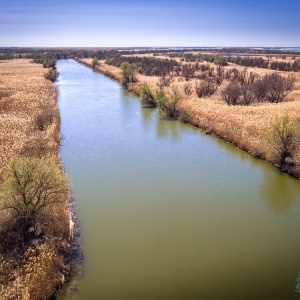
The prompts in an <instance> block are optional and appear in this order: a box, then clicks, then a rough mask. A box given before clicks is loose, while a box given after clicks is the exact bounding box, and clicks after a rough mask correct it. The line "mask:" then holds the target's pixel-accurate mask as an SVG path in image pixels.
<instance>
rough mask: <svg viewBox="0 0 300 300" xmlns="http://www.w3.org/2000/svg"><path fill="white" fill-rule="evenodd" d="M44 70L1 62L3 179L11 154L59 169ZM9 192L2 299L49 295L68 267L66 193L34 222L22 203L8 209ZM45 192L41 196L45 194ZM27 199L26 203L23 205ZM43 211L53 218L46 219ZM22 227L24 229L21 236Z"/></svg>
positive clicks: (50, 89) (0, 260) (0, 256)
mask: <svg viewBox="0 0 300 300" xmlns="http://www.w3.org/2000/svg"><path fill="white" fill-rule="evenodd" d="M46 72H47V69H44V68H43V66H42V65H38V64H33V63H31V62H30V61H29V60H24V59H23V60H9V61H5V62H2V63H1V64H0V95H1V96H0V178H1V182H2V181H3V180H4V179H5V178H7V173H5V170H6V166H8V162H9V161H11V159H12V158H15V157H35V158H36V159H41V161H48V160H49V159H50V160H51V161H52V162H54V164H55V165H56V167H57V168H58V169H61V166H60V162H59V159H58V146H59V142H60V133H59V124H60V120H59V112H58V108H57V105H56V98H57V92H56V88H55V86H54V85H53V83H52V82H51V81H48V80H46V79H45V78H44V75H45V73H46ZM46 164H47V163H46ZM43 176H44V175H43ZM44 178H45V177H44ZM10 184H11V181H10ZM7 187H8V185H6V188H7ZM8 192H9V191H8V190H7V189H5V191H2V194H1V195H2V196H1V197H2V198H1V199H2V200H1V208H2V210H1V214H0V222H1V234H0V238H1V249H0V250H1V251H0V298H1V299H49V298H50V297H51V296H52V295H53V293H54V292H55V290H56V289H57V288H59V287H60V286H61V285H62V284H63V282H64V281H65V276H66V274H67V273H68V271H69V267H68V265H67V264H66V255H67V253H68V251H69V250H70V238H71V229H72V228H71V224H72V222H71V213H70V207H69V198H70V195H69V193H68V190H67V189H65V187H64V191H63V192H62V191H61V193H60V194H59V201H58V200H57V199H55V201H54V200H51V201H52V202H53V205H52V202H51V205H49V206H43V205H42V203H41V204H40V208H39V209H38V213H36V214H34V215H31V216H32V218H31V220H34V221H33V222H32V223H30V222H29V223H28V222H27V223H26V220H27V218H25V217H24V214H23V213H22V212H21V210H20V208H21V206H20V205H21V204H20V205H18V207H15V208H13V209H10V210H9V209H7V208H9V207H14V204H15V203H16V202H15V201H14V199H15V200H16V201H17V199H19V198H18V196H17V194H14V193H13V194H8ZM43 192H44V188H43ZM43 192H41V193H40V195H44V194H43ZM3 193H4V194H3ZM3 195H5V197H6V198H5V199H6V200H7V202H5V201H6V200H5V201H4V198H3V197H4V196H3ZM9 197H10V198H9ZM43 197H44V196H43ZM9 199H10V200H9ZM27 200H28V199H27ZM27 200H26V201H25V202H24V203H26V204H27V202H28V201H27ZM9 201H11V202H9ZM29 202H30V201H29ZM37 202H38V201H37ZM37 202H34V205H36V204H37ZM5 203H6V204H5ZM9 203H10V204H11V205H9ZM5 205H6V206H5ZM44 209H45V210H44ZM42 210H43V214H41V211H42ZM23 211H25V212H28V211H26V210H23ZM16 212H19V213H16ZM26 215H28V214H27V213H26ZM46 215H47V216H51V218H49V219H47V218H45V216H46ZM37 218H38V219H37ZM12 220H14V221H12ZM54 220H55V221H54ZM14 222H15V223H14ZM24 222H25V223H24ZM23 223H24V224H27V225H26V226H27V227H26V226H23V225H24V224H23ZM22 224H23V225H22ZM20 226H21V227H20ZM20 228H21V229H22V230H23V231H24V230H25V231H26V232H25V233H24V232H23V233H24V234H23V235H20V232H22V230H21V231H20V230H19V229H20ZM50 231H51V234H49V232H50Z"/></svg>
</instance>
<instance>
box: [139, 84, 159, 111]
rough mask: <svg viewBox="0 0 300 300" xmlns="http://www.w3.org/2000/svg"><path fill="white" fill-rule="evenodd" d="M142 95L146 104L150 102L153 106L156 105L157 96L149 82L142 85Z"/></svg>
mask: <svg viewBox="0 0 300 300" xmlns="http://www.w3.org/2000/svg"><path fill="white" fill-rule="evenodd" d="M140 96H141V99H142V101H143V103H145V104H150V105H152V106H156V101H155V96H154V93H153V91H152V90H151V88H150V87H149V85H148V83H147V82H144V83H143V84H142V85H141V86H140Z"/></svg>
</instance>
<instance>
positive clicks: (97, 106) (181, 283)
mask: <svg viewBox="0 0 300 300" xmlns="http://www.w3.org/2000/svg"><path fill="white" fill-rule="evenodd" d="M57 68H58V71H59V72H60V74H61V75H60V77H59V82H58V83H57V86H58V90H59V107H60V111H61V130H62V134H63V136H64V138H65V139H64V141H63V147H61V150H60V153H61V156H62V159H63V162H64V166H65V169H66V171H67V172H68V174H69V175H70V176H71V177H72V182H73V187H74V196H75V198H76V201H77V205H78V214H79V218H80V220H81V230H82V241H83V250H84V257H85V261H84V269H85V273H84V277H83V279H82V280H81V281H80V283H79V287H78V293H76V295H74V298H75V299H80V300H81V299H105V300H106V299H111V300H121V299H132V300H135V299H137V300H139V299H151V300H152V299H155V300H160V299H161V300H166V299H172V300H174V299H205V300H215V299H225V300H227V299H228V300H229V299H230V300H232V299H243V300H248V299H249V300H253V299H264V300H265V299H272V300H283V299H289V300H293V299H298V298H299V297H298V296H299V295H298V294H297V293H296V292H295V290H294V285H295V278H296V276H297V274H298V273H299V270H300V257H299V254H300V234H299V232H300V205H299V200H298V197H297V195H300V184H299V182H298V181H296V180H293V179H292V178H290V177H288V176H285V175H283V174H279V173H278V172H277V170H276V169H275V168H273V167H272V166H270V165H269V164H266V163H264V162H261V161H259V160H257V159H253V158H252V157H251V156H250V155H248V154H247V153H245V152H243V151H240V150H239V149H237V148H236V147H234V146H232V145H229V144H227V143H224V142H223V141H221V140H220V139H218V138H216V137H213V136H206V135H204V134H202V133H201V131H200V130H199V129H196V128H193V127H192V126H189V125H186V124H181V123H179V122H177V121H174V120H172V119H169V118H167V117H165V116H164V115H163V114H161V113H160V112H159V111H158V110H157V109H149V108H146V107H143V106H142V105H141V104H140V102H139V101H137V100H136V99H135V98H134V97H133V96H132V95H130V94H128V93H126V92H124V91H123V90H122V89H121V87H120V86H119V85H118V84H116V83H115V82H113V81H112V80H110V79H108V78H105V77H104V76H102V75H100V74H98V73H95V72H92V71H91V70H90V69H88V68H85V67H83V66H81V65H79V64H77V63H75V62H73V61H70V60H67V61H59V62H58V64H57Z"/></svg>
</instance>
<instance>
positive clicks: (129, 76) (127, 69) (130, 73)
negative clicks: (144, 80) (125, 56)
mask: <svg viewBox="0 0 300 300" xmlns="http://www.w3.org/2000/svg"><path fill="white" fill-rule="evenodd" d="M120 68H121V83H122V85H123V86H124V87H125V88H127V87H128V84H129V83H131V82H136V73H137V71H136V66H135V65H134V64H130V63H129V62H127V61H125V62H122V63H121V65H120Z"/></svg>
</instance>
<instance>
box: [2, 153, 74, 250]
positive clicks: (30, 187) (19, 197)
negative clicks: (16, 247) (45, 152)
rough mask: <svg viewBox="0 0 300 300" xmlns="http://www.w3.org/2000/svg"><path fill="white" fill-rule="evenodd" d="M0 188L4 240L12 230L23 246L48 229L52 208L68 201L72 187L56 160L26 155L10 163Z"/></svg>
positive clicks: (17, 242)
mask: <svg viewBox="0 0 300 300" xmlns="http://www.w3.org/2000/svg"><path fill="white" fill-rule="evenodd" d="M0 191H1V194H0V213H1V219H0V220H1V234H0V236H1V240H2V239H3V236H5V235H6V234H8V232H10V234H12V233H13V235H14V236H15V240H14V243H16V244H21V246H22V247H24V245H26V244H27V243H28V242H29V241H30V239H31V238H32V237H33V236H35V235H36V234H38V232H40V233H41V232H44V233H45V232H46V231H47V228H46V227H47V225H46V224H47V220H49V218H51V214H52V213H53V211H51V207H53V206H54V205H55V204H57V203H65V202H66V199H67V198H68V197H67V196H68V193H69V187H68V180H67V178H66V176H65V175H64V174H63V173H62V172H61V170H60V168H59V167H58V166H57V164H56V163H55V162H54V161H53V160H49V159H47V160H45V159H39V158H30V157H26V158H16V159H13V160H12V161H11V162H10V163H9V165H8V168H7V172H6V174H5V179H4V181H3V183H2V184H1V186H0ZM4 223H5V226H3V225H4ZM4 240H5V239H4ZM1 244H2V246H3V243H1Z"/></svg>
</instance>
